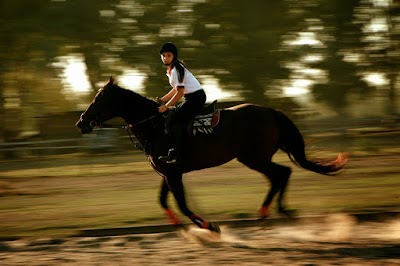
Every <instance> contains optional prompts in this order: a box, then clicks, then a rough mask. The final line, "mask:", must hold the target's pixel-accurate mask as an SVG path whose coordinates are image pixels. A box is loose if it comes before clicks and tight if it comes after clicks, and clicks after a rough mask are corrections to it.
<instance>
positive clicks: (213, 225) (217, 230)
mask: <svg viewBox="0 0 400 266" xmlns="http://www.w3.org/2000/svg"><path fill="white" fill-rule="evenodd" d="M208 230H210V231H211V232H215V233H218V234H220V233H221V228H219V225H218V223H216V222H210V223H209V224H208Z"/></svg>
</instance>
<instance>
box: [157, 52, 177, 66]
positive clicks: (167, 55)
mask: <svg viewBox="0 0 400 266" xmlns="http://www.w3.org/2000/svg"><path fill="white" fill-rule="evenodd" d="M160 56H161V61H162V62H163V64H164V65H166V66H168V65H170V64H171V63H172V60H173V59H174V54H173V53H171V52H163V53H162V54H161V55H160Z"/></svg>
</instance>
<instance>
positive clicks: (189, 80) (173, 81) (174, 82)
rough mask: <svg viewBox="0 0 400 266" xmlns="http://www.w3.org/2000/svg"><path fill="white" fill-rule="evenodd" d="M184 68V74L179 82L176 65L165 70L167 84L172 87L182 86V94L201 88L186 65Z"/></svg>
mask: <svg viewBox="0 0 400 266" xmlns="http://www.w3.org/2000/svg"><path fill="white" fill-rule="evenodd" d="M184 70H185V76H184V78H183V80H182V82H179V78H178V70H177V69H176V67H174V68H172V70H171V71H167V76H168V80H169V84H170V85H171V86H172V87H173V88H177V87H180V86H182V87H184V94H189V93H193V92H195V91H198V90H201V89H202V87H201V84H200V82H199V81H198V80H197V79H196V78H195V77H194V76H193V74H192V73H191V72H190V71H189V70H188V69H187V68H186V67H184Z"/></svg>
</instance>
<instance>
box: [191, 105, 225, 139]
mask: <svg viewBox="0 0 400 266" xmlns="http://www.w3.org/2000/svg"><path fill="white" fill-rule="evenodd" d="M219 119H220V110H215V111H214V112H213V113H210V114H205V115H197V116H196V117H195V118H194V120H193V123H192V124H191V130H190V133H191V134H193V136H196V134H197V133H204V134H211V133H212V132H213V128H214V127H216V126H217V125H218V123H219Z"/></svg>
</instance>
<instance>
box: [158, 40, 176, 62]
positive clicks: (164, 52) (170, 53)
mask: <svg viewBox="0 0 400 266" xmlns="http://www.w3.org/2000/svg"><path fill="white" fill-rule="evenodd" d="M160 56H161V60H162V62H163V63H164V65H167V66H168V65H170V64H171V63H173V62H174V61H177V60H178V48H176V46H175V45H174V44H173V43H171V42H167V43H164V44H163V46H162V47H161V49H160Z"/></svg>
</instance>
